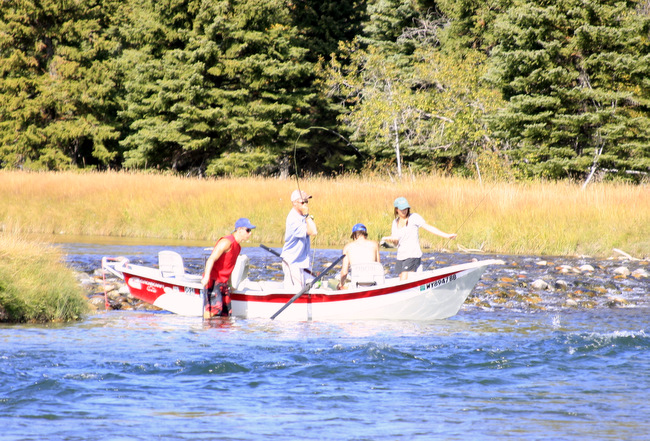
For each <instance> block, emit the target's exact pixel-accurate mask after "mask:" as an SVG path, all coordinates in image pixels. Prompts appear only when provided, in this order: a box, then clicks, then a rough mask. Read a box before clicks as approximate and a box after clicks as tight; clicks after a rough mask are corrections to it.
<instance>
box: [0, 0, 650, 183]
mask: <svg viewBox="0 0 650 441" xmlns="http://www.w3.org/2000/svg"><path fill="white" fill-rule="evenodd" d="M649 37H650V0H643V1H618V0H564V1H562V2H556V1H549V0H367V1H361V0H358V1H354V0H265V1H259V0H0V168H6V169H13V168H22V169H29V170H62V169H70V168H83V169H97V170H106V169H113V170H115V169H159V170H173V171H176V172H179V173H180V172H182V173H185V174H189V175H199V176H224V175H248V174H261V175H280V176H287V175H289V174H290V173H292V172H295V171H296V170H295V167H297V166H298V164H299V166H298V168H299V169H300V172H301V173H306V172H311V173H324V174H327V175H333V174H339V173H354V172H357V171H361V172H370V173H375V172H378V171H380V172H386V173H391V174H396V175H401V174H403V173H405V172H406V171H407V170H408V171H409V172H431V171H438V172H443V173H451V174H456V175H463V176H468V175H477V174H479V175H480V174H483V175H484V176H486V175H491V176H493V177H496V178H503V179H526V178H546V179H565V178H568V179H575V180H584V181H585V182H588V181H589V180H590V179H592V178H598V179H624V180H630V181H636V182H640V181H647V180H648V176H649V173H650V38H649Z"/></svg>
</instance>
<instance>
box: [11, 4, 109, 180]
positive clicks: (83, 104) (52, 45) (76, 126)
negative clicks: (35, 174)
mask: <svg viewBox="0 0 650 441" xmlns="http://www.w3.org/2000/svg"><path fill="white" fill-rule="evenodd" d="M118 7H119V2H117V1H113V0H80V1H66V0H63V1H61V0H59V1H54V0H43V1H40V2H28V1H18V0H6V1H3V2H2V6H1V7H0V14H1V15H0V102H2V103H3V104H2V106H0V166H4V167H25V168H35V169H61V168H66V167H70V166H74V165H77V166H83V165H92V164H98V165H106V164H110V163H111V161H112V160H113V159H114V158H115V151H114V150H115V140H116V139H117V137H118V136H119V133H118V131H117V125H116V121H115V116H116V95H115V93H116V87H115V84H116V81H117V77H116V69H115V67H114V63H113V58H112V56H113V54H114V53H115V51H116V50H117V43H116V42H115V40H114V39H113V38H112V37H111V35H110V32H107V31H108V30H109V29H110V27H111V17H112V16H113V14H115V15H118V14H116V12H115V11H116V10H117V9H118Z"/></svg>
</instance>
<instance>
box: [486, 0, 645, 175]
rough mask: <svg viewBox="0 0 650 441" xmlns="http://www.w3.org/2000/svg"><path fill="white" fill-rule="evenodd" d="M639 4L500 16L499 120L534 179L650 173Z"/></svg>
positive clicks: (549, 7)
mask: <svg viewBox="0 0 650 441" xmlns="http://www.w3.org/2000/svg"><path fill="white" fill-rule="evenodd" d="M636 6H638V2H635V1H628V2H621V1H619V0H616V1H614V0H597V1H592V2H583V1H578V0H567V1H565V2H561V3H554V2H548V1H545V0H532V1H518V2H517V3H516V6H514V7H513V8H511V9H510V10H509V11H508V12H507V14H505V15H503V16H502V17H500V19H499V20H498V22H497V26H496V35H497V36H498V37H499V40H500V43H499V44H498V45H497V46H496V47H495V50H494V52H493V54H492V62H493V63H492V69H491V74H490V78H491V79H492V81H494V83H495V84H497V85H498V86H499V87H500V89H501V90H502V92H503V94H504V97H505V98H506V99H507V100H508V105H507V106H506V108H505V109H504V110H503V111H501V112H499V113H498V114H497V115H496V116H495V118H494V120H493V124H494V128H495V129H496V130H497V131H498V132H499V134H500V136H502V137H503V138H504V139H506V140H507V141H508V142H510V143H511V144H512V152H511V154H512V157H513V158H514V159H515V160H516V161H518V165H519V166H520V167H521V168H522V169H523V170H525V171H526V173H528V174H529V175H531V176H544V177H549V178H561V177H572V178H584V177H585V176H586V175H587V174H588V173H589V171H590V170H592V169H593V167H596V166H598V167H600V168H601V169H605V170H609V171H618V172H619V173H621V174H623V173H626V172H628V173H637V172H642V173H647V172H648V171H650V114H649V110H650V108H649V107H648V104H649V101H648V98H650V96H649V92H650V89H649V87H650V84H649V83H648V80H647V79H648V78H649V77H650V56H649V55H648V53H649V52H648V50H649V49H650V45H649V42H648V29H649V24H650V21H649V20H650V17H648V16H647V14H640V13H638V11H637V10H636V9H635V7H636Z"/></svg>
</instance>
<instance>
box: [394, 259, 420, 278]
mask: <svg viewBox="0 0 650 441" xmlns="http://www.w3.org/2000/svg"><path fill="white" fill-rule="evenodd" d="M421 262H422V259H421V258H419V257H416V258H412V259H404V260H398V261H396V262H395V274H401V273H403V272H405V271H413V272H415V271H416V270H417V269H418V267H419V266H420V263H421Z"/></svg>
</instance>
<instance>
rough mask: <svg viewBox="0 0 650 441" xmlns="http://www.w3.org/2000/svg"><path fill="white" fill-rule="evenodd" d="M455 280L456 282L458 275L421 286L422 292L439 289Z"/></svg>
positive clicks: (451, 275)
mask: <svg viewBox="0 0 650 441" xmlns="http://www.w3.org/2000/svg"><path fill="white" fill-rule="evenodd" d="M454 280H456V274H450V275H448V276H447V277H443V278H441V279H438V280H434V281H433V282H430V283H427V284H426V285H422V286H420V291H426V290H427V289H431V288H437V287H438V286H440V285H444V284H446V283H449V282H453V281H454Z"/></svg>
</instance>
